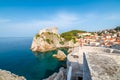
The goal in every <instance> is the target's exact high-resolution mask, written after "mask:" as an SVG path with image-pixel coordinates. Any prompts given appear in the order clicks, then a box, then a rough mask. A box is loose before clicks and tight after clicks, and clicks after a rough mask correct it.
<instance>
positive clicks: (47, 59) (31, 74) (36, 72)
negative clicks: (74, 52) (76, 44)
mask: <svg viewBox="0 0 120 80" xmlns="http://www.w3.org/2000/svg"><path fill="white" fill-rule="evenodd" d="M31 43H32V38H30V37H28V38H23V37H17V38H15V37H11V38H0V69H4V70H8V71H11V72H12V73H15V74H16V75H20V76H24V77H25V78H27V80H42V79H44V78H47V77H48V76H50V75H51V74H53V73H54V72H58V71H59V68H60V67H62V66H63V67H64V66H65V64H66V60H65V61H58V60H57V59H55V58H53V57H52V55H53V54H56V53H57V50H54V51H49V52H45V53H34V52H32V51H31V50H30V46H31ZM62 50H63V51H64V52H65V53H66V54H67V50H66V49H62Z"/></svg>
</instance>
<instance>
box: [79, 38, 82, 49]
mask: <svg viewBox="0 0 120 80" xmlns="http://www.w3.org/2000/svg"><path fill="white" fill-rule="evenodd" d="M79 43H80V47H81V48H82V45H83V44H82V39H79Z"/></svg>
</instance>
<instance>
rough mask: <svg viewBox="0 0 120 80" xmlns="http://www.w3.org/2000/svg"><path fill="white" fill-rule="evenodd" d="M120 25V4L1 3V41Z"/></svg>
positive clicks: (71, 0) (82, 0) (65, 0)
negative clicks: (54, 28) (49, 31)
mask: <svg viewBox="0 0 120 80" xmlns="http://www.w3.org/2000/svg"><path fill="white" fill-rule="evenodd" d="M118 25H120V0H0V37H32V36H34V35H35V34H36V33H37V32H38V31H39V30H40V29H42V28H46V27H51V26H57V27H58V29H59V33H62V32H65V31H68V30H72V29H79V30H86V31H98V30H102V29H110V28H114V27H116V26H118Z"/></svg>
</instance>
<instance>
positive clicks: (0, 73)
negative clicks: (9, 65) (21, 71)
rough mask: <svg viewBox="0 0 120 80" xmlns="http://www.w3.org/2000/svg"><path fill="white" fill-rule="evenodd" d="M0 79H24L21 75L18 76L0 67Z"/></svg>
mask: <svg viewBox="0 0 120 80" xmlns="http://www.w3.org/2000/svg"><path fill="white" fill-rule="evenodd" d="M0 80H26V79H25V77H23V76H18V75H15V74H13V73H11V72H10V71H6V70H2V69H0Z"/></svg>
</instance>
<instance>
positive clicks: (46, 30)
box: [39, 27, 58, 34]
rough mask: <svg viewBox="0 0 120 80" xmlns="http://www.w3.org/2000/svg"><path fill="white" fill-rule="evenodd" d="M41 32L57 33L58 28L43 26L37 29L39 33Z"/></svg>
mask: <svg viewBox="0 0 120 80" xmlns="http://www.w3.org/2000/svg"><path fill="white" fill-rule="evenodd" d="M43 32H52V33H55V34H58V28H57V27H49V28H44V29H41V30H40V31H39V34H41V33H43Z"/></svg>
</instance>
